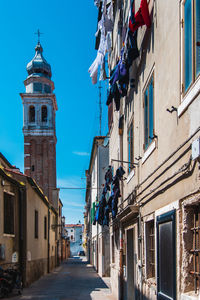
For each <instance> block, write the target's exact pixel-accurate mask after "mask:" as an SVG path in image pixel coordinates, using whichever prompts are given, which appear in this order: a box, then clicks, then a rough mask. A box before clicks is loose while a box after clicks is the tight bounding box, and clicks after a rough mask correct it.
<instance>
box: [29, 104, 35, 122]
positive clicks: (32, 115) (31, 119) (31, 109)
mask: <svg viewBox="0 0 200 300" xmlns="http://www.w3.org/2000/svg"><path fill="white" fill-rule="evenodd" d="M29 122H30V123H34V122H35V107H34V106H33V105H31V106H30V107H29Z"/></svg>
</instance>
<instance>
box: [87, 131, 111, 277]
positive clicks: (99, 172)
mask: <svg viewBox="0 0 200 300" xmlns="http://www.w3.org/2000/svg"><path fill="white" fill-rule="evenodd" d="M108 163H109V144H108V139H107V137H105V136H97V137H94V139H93V146H92V151H91V156H90V164H89V168H88V170H87V171H86V178H87V189H86V198H85V202H86V207H85V209H86V211H85V217H84V218H85V221H86V223H87V225H86V231H85V244H86V253H87V257H88V259H89V260H90V261H91V263H92V264H93V266H94V267H95V269H96V270H97V272H98V273H99V274H100V276H109V274H110V268H109V265H110V234H109V227H108V226H102V225H103V223H101V224H99V223H98V222H97V220H96V217H97V216H96V215H97V214H96V212H97V210H98V207H99V204H100V200H101V196H102V191H103V189H104V186H105V173H106V171H107V167H108ZM102 222H103V220H102Z"/></svg>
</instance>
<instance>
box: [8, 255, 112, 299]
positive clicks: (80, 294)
mask: <svg viewBox="0 0 200 300" xmlns="http://www.w3.org/2000/svg"><path fill="white" fill-rule="evenodd" d="M4 299H5V298H4ZM9 299H13V300H19V299H20V300H38V299H42V300H90V299H91V300H101V299H102V300H113V299H114V298H113V297H112V295H111V291H110V288H109V279H107V278H106V279H105V280H102V279H101V278H100V277H99V276H98V275H97V273H96V271H95V270H94V269H93V267H92V266H91V265H89V264H88V262H87V261H86V259H85V258H79V257H74V258H69V259H68V260H67V261H66V262H64V263H62V264H61V265H60V266H59V267H58V268H56V269H55V270H54V271H53V272H52V273H50V274H48V275H46V276H43V277H42V278H40V279H39V280H38V281H36V282H34V283H33V284H32V285H31V286H30V287H29V288H25V289H24V290H23V293H22V295H21V296H15V297H13V295H12V297H9Z"/></svg>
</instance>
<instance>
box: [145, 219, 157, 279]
mask: <svg viewBox="0 0 200 300" xmlns="http://www.w3.org/2000/svg"><path fill="white" fill-rule="evenodd" d="M146 273H147V278H153V277H155V234H154V220H152V221H149V222H147V223H146Z"/></svg>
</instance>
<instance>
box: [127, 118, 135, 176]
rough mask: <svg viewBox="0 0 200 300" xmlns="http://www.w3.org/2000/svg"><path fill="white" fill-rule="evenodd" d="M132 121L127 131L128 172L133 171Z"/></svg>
mask: <svg viewBox="0 0 200 300" xmlns="http://www.w3.org/2000/svg"><path fill="white" fill-rule="evenodd" d="M133 161H134V156H133V121H132V122H131V125H130V127H129V129H128V162H129V164H128V171H129V172H130V171H131V170H132V169H133V164H132V163H133Z"/></svg>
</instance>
